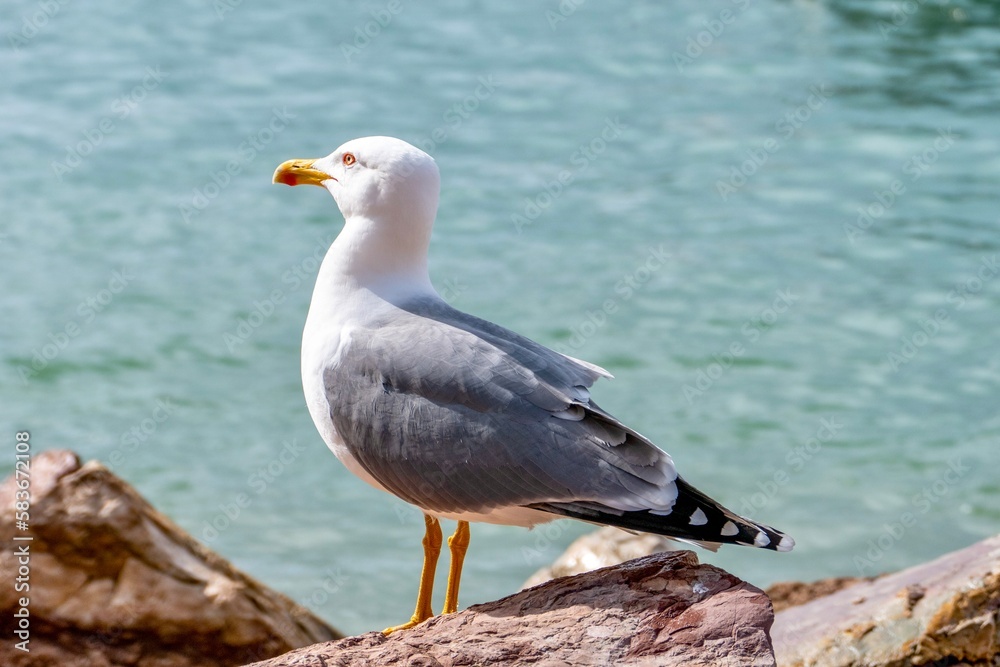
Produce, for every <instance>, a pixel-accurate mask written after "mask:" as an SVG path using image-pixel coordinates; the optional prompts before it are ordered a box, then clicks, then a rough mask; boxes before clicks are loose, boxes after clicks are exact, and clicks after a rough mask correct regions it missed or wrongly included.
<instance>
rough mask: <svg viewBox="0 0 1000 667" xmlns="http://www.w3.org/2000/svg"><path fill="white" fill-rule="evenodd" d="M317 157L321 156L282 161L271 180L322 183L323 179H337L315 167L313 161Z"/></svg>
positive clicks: (287, 183) (289, 183)
mask: <svg viewBox="0 0 1000 667" xmlns="http://www.w3.org/2000/svg"><path fill="white" fill-rule="evenodd" d="M317 159H319V158H314V159H309V160H288V161H287V162H282V163H281V164H280V165H279V166H278V168H277V169H275V170H274V177H273V178H272V179H271V182H272V183H284V184H285V185H322V184H323V181H329V180H331V179H332V180H334V181H335V180H337V179H335V178H333V176H331V175H330V174H328V173H326V172H325V171H320V170H319V169H313V163H314V162H316V160H317Z"/></svg>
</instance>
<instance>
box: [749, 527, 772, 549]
mask: <svg viewBox="0 0 1000 667" xmlns="http://www.w3.org/2000/svg"><path fill="white" fill-rule="evenodd" d="M770 543H771V538H770V537H768V536H767V535H766V534H764V531H763V530H758V531H757V537H755V538H753V545H754V546H755V547H766V546H767V545H768V544H770Z"/></svg>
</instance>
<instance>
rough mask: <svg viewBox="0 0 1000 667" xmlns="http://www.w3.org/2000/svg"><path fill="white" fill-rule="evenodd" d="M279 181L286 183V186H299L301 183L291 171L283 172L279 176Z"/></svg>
mask: <svg viewBox="0 0 1000 667" xmlns="http://www.w3.org/2000/svg"><path fill="white" fill-rule="evenodd" d="M277 180H278V182H279V183H284V184H285V185H298V184H299V181H298V179H297V178H296V177H295V174H294V173H292V172H291V171H283V172H281V173H280V174H278V179H277Z"/></svg>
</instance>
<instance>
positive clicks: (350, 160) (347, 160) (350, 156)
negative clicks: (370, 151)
mask: <svg viewBox="0 0 1000 667" xmlns="http://www.w3.org/2000/svg"><path fill="white" fill-rule="evenodd" d="M343 161H344V166H345V167H350V166H351V165H352V164H354V163H355V162H357V161H358V158H356V157H354V153H344V160H343Z"/></svg>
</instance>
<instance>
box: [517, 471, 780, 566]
mask: <svg viewBox="0 0 1000 667" xmlns="http://www.w3.org/2000/svg"><path fill="white" fill-rule="evenodd" d="M676 484H677V501H676V502H675V503H674V506H673V507H672V508H671V510H670V512H669V513H668V514H663V513H653V512H650V511H646V510H640V511H631V512H624V511H619V510H615V509H613V508H610V507H605V506H602V505H598V504H595V503H593V502H586V503H539V504H536V505H532V506H531V507H532V508H533V509H538V510H542V511H545V512H551V513H552V514H558V515H561V516H565V517H570V518H573V519H579V520H581V521H588V522H591V523H599V524H605V525H609V526H617V527H618V528H624V529H626V530H636V531H640V532H643V533H654V534H656V535H664V536H666V537H673V538H677V539H680V540H685V541H690V542H695V543H703V542H705V543H708V544H705V545H702V546H705V547H706V548H712V547H711V545H712V544H740V545H743V546H748V547H759V548H762V549H770V550H772V551H791V550H792V547H794V546H795V540H793V539H792V538H791V537H789V536H788V535H785V534H784V533H782V532H781V531H780V530H775V529H774V528H771V527H770V526H765V525H763V524H759V523H755V522H753V521H750V520H749V519H745V518H743V517H741V516H739V515H738V514H735V513H733V512H731V511H730V510H728V509H726V508H725V507H723V506H722V505H720V504H719V503H717V502H715V501H714V500H712V499H711V498H709V497H708V496H706V495H705V494H704V493H702V492H701V491H699V490H698V489H696V488H694V487H693V486H691V485H690V484H688V483H687V482H685V481H684V480H683V479H681V478H680V477H678V478H677V480H676Z"/></svg>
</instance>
